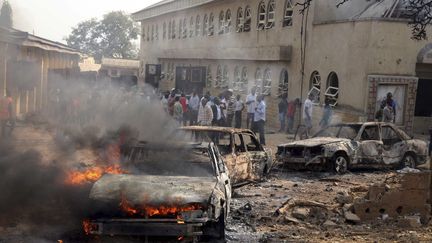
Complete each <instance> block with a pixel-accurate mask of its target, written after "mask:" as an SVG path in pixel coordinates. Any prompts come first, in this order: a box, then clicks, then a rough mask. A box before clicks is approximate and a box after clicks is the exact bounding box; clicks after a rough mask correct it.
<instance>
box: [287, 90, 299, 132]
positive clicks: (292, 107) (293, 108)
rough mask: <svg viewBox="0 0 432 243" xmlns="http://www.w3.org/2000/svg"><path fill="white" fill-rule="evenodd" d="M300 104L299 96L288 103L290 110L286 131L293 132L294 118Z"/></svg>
mask: <svg viewBox="0 0 432 243" xmlns="http://www.w3.org/2000/svg"><path fill="white" fill-rule="evenodd" d="M298 105H300V99H299V98H297V99H295V100H294V101H291V102H289V103H288V111H287V118H288V128H287V130H286V133H292V132H293V129H294V118H295V114H296V111H297V106H298Z"/></svg>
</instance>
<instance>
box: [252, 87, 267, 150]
mask: <svg viewBox="0 0 432 243" xmlns="http://www.w3.org/2000/svg"><path fill="white" fill-rule="evenodd" d="M266 108H267V107H266V104H265V102H264V96H262V95H259V96H258V97H257V105H256V107H255V113H254V124H255V125H254V132H257V133H259V140H260V144H262V145H265V144H266V142H265V135H264V133H265V131H264V126H265V121H266Z"/></svg>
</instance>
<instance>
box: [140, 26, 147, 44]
mask: <svg viewBox="0 0 432 243" xmlns="http://www.w3.org/2000/svg"><path fill="white" fill-rule="evenodd" d="M141 39H142V40H143V41H145V40H146V31H145V26H144V25H142V26H141Z"/></svg>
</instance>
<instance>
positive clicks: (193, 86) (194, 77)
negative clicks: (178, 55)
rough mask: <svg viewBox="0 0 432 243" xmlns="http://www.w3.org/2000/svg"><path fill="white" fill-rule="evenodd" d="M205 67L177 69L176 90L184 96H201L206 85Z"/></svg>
mask: <svg viewBox="0 0 432 243" xmlns="http://www.w3.org/2000/svg"><path fill="white" fill-rule="evenodd" d="M206 76H207V74H206V67H177V68H176V79H175V81H176V89H177V90H180V91H181V92H183V93H185V94H191V93H192V92H193V91H196V92H197V93H198V94H202V93H203V90H204V87H205V83H206Z"/></svg>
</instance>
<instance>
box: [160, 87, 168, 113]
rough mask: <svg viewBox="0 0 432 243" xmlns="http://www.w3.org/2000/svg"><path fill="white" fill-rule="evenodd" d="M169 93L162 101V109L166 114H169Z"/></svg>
mask: <svg viewBox="0 0 432 243" xmlns="http://www.w3.org/2000/svg"><path fill="white" fill-rule="evenodd" d="M169 96H170V94H169V92H166V93H165V94H164V95H163V96H162V99H161V104H162V108H163V110H164V111H165V113H168V99H169Z"/></svg>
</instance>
